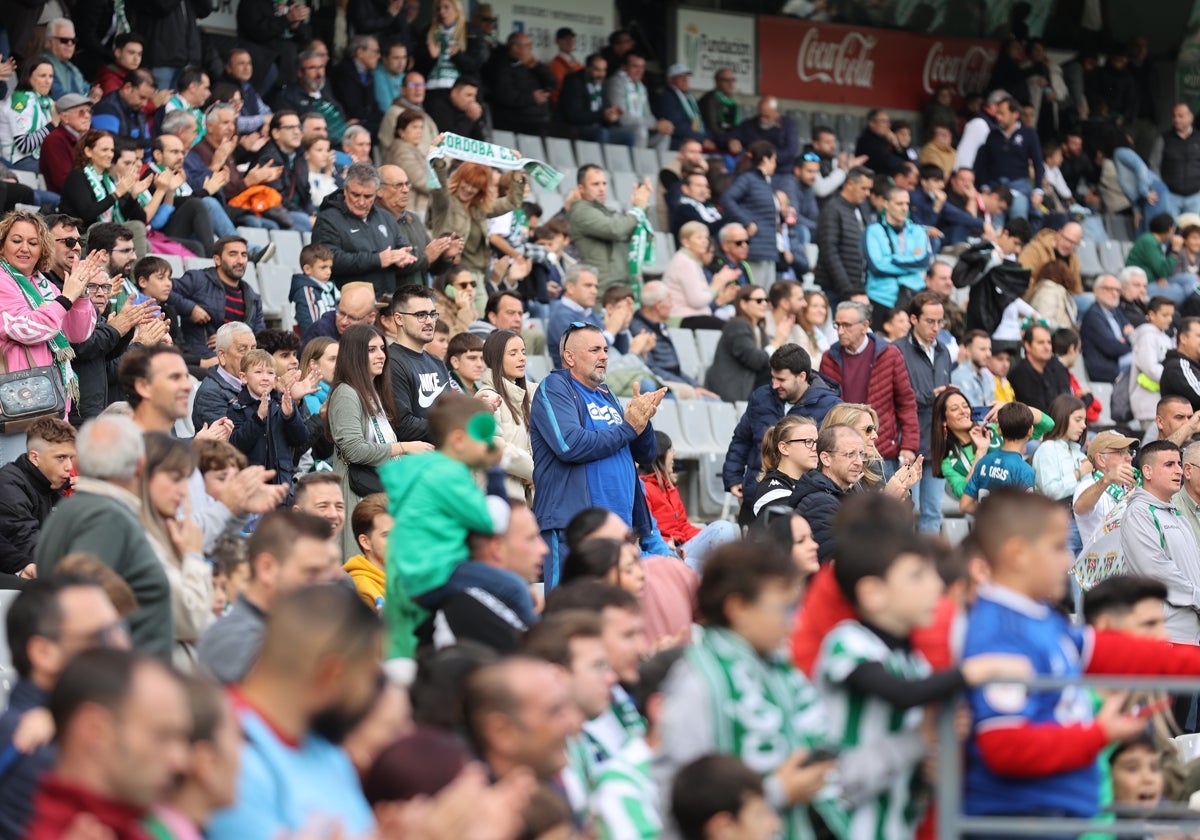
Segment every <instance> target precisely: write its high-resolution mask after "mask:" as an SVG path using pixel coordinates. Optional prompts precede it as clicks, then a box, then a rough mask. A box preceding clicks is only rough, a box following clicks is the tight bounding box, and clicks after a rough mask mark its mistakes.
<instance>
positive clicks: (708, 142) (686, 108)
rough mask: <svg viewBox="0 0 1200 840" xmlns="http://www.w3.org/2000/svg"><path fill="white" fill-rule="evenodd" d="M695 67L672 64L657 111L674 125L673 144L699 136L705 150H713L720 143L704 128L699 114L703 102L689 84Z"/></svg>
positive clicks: (674, 145)
mask: <svg viewBox="0 0 1200 840" xmlns="http://www.w3.org/2000/svg"><path fill="white" fill-rule="evenodd" d="M691 81H692V71H691V69H690V68H689V67H688V66H687V65H686V64H672V65H671V66H670V67H668V68H667V86H666V87H665V88H663V92H662V94H661V95H660V96H659V98H658V114H659V116H660V117H662V119H664V120H667V121H668V122H670V123H671V125H673V126H675V131H674V132H672V134H671V148H672V149H678V148H679V144H680V143H682V142H683V141H684V140H699V141H700V142H701V143H702V144H704V151H705V152H714V151H716V149H717V147H716V146H715V145H714V144H713V141H712V138H711V137H709V136H708V131H707V130H706V129H705V128H704V120H703V119H702V118H701V116H700V103H699V102H697V101H696V97H694V96H692V94H691V91H690V90H688V88H689V87H690V85H691Z"/></svg>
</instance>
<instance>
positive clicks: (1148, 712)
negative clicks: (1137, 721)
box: [1133, 697, 1171, 719]
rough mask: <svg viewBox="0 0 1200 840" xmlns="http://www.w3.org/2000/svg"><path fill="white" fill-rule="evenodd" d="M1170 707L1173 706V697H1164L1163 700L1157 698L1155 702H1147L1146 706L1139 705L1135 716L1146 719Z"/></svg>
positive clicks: (1135, 710) (1134, 711)
mask: <svg viewBox="0 0 1200 840" xmlns="http://www.w3.org/2000/svg"><path fill="white" fill-rule="evenodd" d="M1169 708H1171V698H1170V697H1163V698H1162V699H1161V700H1155V701H1154V702H1153V703H1147V704H1146V705H1144V706H1139V707H1138V708H1136V709H1134V710H1133V716H1134V717H1136V718H1142V719H1145V718H1148V717H1153V716H1154V715H1156V714H1158V713H1159V712H1165V711H1166V710H1167V709H1169Z"/></svg>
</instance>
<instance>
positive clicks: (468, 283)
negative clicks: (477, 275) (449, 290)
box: [454, 280, 475, 289]
mask: <svg viewBox="0 0 1200 840" xmlns="http://www.w3.org/2000/svg"><path fill="white" fill-rule="evenodd" d="M454 288H456V289H474V288H475V281H474V280H464V281H463V282H461V283H455V284H454Z"/></svg>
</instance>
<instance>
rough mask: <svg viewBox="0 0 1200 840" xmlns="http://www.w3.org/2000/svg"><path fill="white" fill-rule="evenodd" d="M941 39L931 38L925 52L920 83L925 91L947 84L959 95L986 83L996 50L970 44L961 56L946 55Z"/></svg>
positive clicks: (994, 60)
mask: <svg viewBox="0 0 1200 840" xmlns="http://www.w3.org/2000/svg"><path fill="white" fill-rule="evenodd" d="M945 50H946V44H945V42H944V41H934V42H933V44H932V45H931V46H930V47H929V52H927V53H926V54H925V68H924V70H923V71H922V73H921V84H922V86H923V87H924V88H925V92H926V93H933V92H934V91H935V90H937V89H938V88H939V87H941V86H942V85H950V87H952V88H954V90H955V92H956V93H958V94H960V95H965V94H967V93H971V92H972V91H981V90H984V88H985V87H986V86H987V82H988V79H989V78H990V77H991V75H992V65H993V64H994V63H995V62H996V51H995V50H991V49H988V48H987V47H981V46H978V45H973V46H971V47H969V48H968V49H967V51H966V52H965V53H964V54H963V55H961V56H958V55H946V52H945Z"/></svg>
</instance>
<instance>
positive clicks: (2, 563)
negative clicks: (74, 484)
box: [0, 454, 62, 575]
mask: <svg viewBox="0 0 1200 840" xmlns="http://www.w3.org/2000/svg"><path fill="white" fill-rule="evenodd" d="M61 498H62V493H61V492H59V491H58V490H52V489H51V488H50V482H49V480H48V479H47V478H46V476H44V475H42V473H41V471H39V470H38V468H37V467H35V466H34V465H33V464H32V463H30V461H29V456H28V455H25V454H22V455H21V456H20V457H18V458H17V459H16V460H15V461H12V462H11V463H8V464H5V465H4V466H3V467H0V572H4V573H7V574H10V575H15V574H16V573H17V572H19V571H21V569H24V568H25V567H26V566H28V565H29V564H30V563H32V562H33V552H34V549H36V548H37V540H38V534H39V533H40V532H41V530H42V523H43V522H45V521H46V517H47V516H49V515H50V511H51V510H53V509H54V506H55V505H56V504H58V501H59V500H60V499H61Z"/></svg>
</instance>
